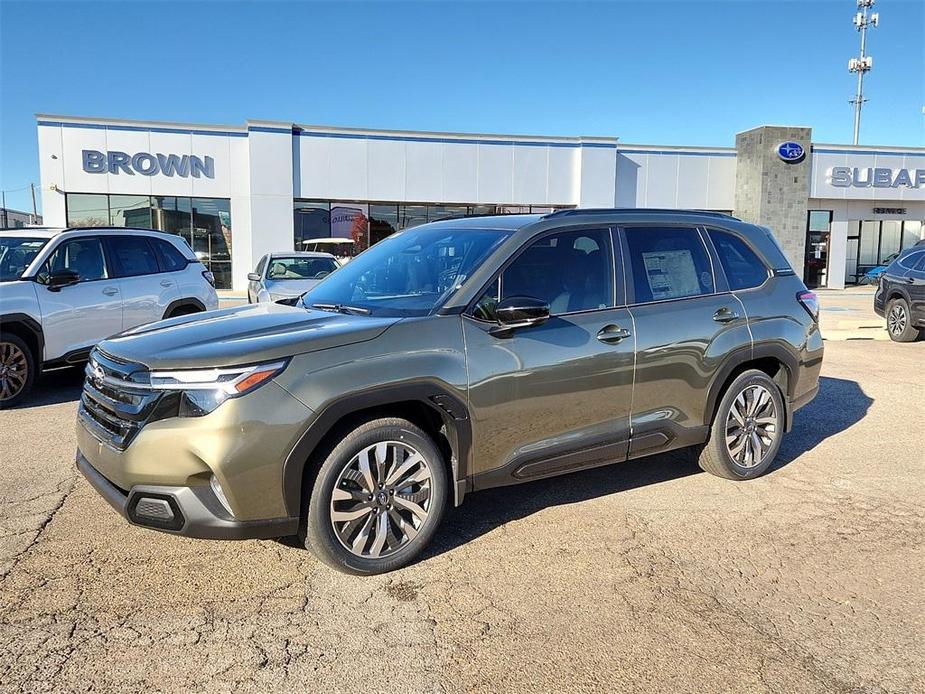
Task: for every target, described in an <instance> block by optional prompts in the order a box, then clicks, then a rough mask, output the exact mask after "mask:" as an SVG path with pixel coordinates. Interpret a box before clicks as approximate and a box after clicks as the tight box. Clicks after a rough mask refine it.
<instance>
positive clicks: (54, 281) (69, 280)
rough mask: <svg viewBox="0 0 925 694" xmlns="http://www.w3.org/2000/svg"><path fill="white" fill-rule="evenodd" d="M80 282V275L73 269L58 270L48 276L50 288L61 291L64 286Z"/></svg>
mask: <svg viewBox="0 0 925 694" xmlns="http://www.w3.org/2000/svg"><path fill="white" fill-rule="evenodd" d="M78 282H80V275H78V274H77V273H76V272H74V271H73V270H56V271H55V272H53V273H51V274H50V275H49V276H48V289H49V290H50V291H53V292H59V291H61V289H63V288H64V287H70V286H71V285H72V284H77V283H78Z"/></svg>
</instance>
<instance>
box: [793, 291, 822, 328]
mask: <svg viewBox="0 0 925 694" xmlns="http://www.w3.org/2000/svg"><path fill="white" fill-rule="evenodd" d="M797 301H799V302H800V306H802V307H803V308H805V309H806V312H807V313H808V314H809V315H810V317H812V319H813V320H814V321H816V322H818V321H819V297H818V296H816V293H815V292H807V291H804V292H797Z"/></svg>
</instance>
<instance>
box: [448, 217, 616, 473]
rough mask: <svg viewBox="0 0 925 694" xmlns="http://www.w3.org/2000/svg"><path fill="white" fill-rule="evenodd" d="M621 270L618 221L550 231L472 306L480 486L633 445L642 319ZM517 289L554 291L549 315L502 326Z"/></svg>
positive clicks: (611, 457) (612, 457)
mask: <svg viewBox="0 0 925 694" xmlns="http://www.w3.org/2000/svg"><path fill="white" fill-rule="evenodd" d="M614 275H615V273H614V250H613V241H612V233H611V230H610V229H608V228H594V229H577V230H557V231H553V232H549V233H546V234H544V235H543V236H542V237H540V238H539V239H535V240H533V241H532V242H530V243H529V244H527V246H526V247H525V248H524V249H523V250H522V252H521V253H520V254H518V255H517V256H516V257H515V258H514V259H513V260H512V261H511V262H510V263H509V264H508V266H507V267H506V268H505V269H504V270H503V272H502V273H501V274H500V275H499V277H498V278H497V279H496V281H495V282H493V283H492V284H491V286H490V287H489V288H488V289H487V290H486V291H485V293H484V295H483V296H482V297H481V298H480V299H479V300H478V302H477V303H476V305H475V306H474V307H472V310H471V311H470V312H468V313H467V314H466V315H465V316H464V317H463V331H464V337H465V342H466V361H467V364H468V370H469V406H470V416H471V417H472V419H473V420H474V421H473V427H472V429H473V437H474V440H473V456H472V459H473V461H474V467H475V470H474V472H475V473H476V474H475V479H474V484H475V486H476V488H480V487H487V486H493V485H495V484H505V483H510V482H516V481H518V480H522V479H530V478H536V477H543V476H547V475H551V474H557V473H559V472H564V471H566V470H571V469H577V468H581V467H588V466H592V465H596V464H602V463H607V462H613V461H618V460H623V459H624V458H625V457H626V451H627V446H628V438H629V416H630V411H631V406H632V395H633V359H634V356H633V349H634V331H633V325H632V317H631V316H630V313H629V311H628V310H627V309H626V308H625V307H623V306H621V305H619V304H622V302H623V301H622V296H623V288H622V282H620V283H617V282H615V281H614ZM618 276H620V277H622V272H621V273H619V274H618ZM618 285H619V286H618ZM512 296H529V297H533V298H536V299H541V300H543V301H546V302H548V303H549V305H550V312H551V316H550V318H549V319H548V320H547V321H546V322H545V323H543V324H541V325H537V326H533V327H529V328H525V329H522V330H516V331H514V332H513V333H510V334H508V335H498V334H496V333H495V334H493V332H492V328H493V327H495V326H497V322H496V321H495V320H494V317H493V311H494V307H495V306H496V305H497V303H498V301H499V300H501V299H505V298H508V297H512Z"/></svg>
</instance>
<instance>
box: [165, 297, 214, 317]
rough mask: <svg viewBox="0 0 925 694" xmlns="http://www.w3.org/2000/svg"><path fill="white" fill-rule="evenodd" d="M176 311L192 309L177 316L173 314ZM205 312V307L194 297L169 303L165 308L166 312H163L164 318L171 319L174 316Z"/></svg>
mask: <svg viewBox="0 0 925 694" xmlns="http://www.w3.org/2000/svg"><path fill="white" fill-rule="evenodd" d="M178 309H193V310H191V311H184V312H182V313H179V314H175V311H177V310H178ZM205 310H206V305H205V304H204V303H202V302H201V301H200V300H199V299H197V298H195V297H189V298H187V299H176V300H175V301H171V302H170V304H168V306H167V310H165V311H164V318H173V317H175V315H181V316H182V315H187V314H189V313H199V312H201V311H205Z"/></svg>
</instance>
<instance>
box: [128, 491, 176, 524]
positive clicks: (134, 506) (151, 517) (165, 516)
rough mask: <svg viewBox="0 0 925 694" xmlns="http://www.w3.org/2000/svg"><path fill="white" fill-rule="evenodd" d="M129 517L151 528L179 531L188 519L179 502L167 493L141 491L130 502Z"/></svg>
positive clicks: (134, 521)
mask: <svg viewBox="0 0 925 694" xmlns="http://www.w3.org/2000/svg"><path fill="white" fill-rule="evenodd" d="M128 517H129V520H131V521H132V522H133V523H137V524H138V525H145V526H147V527H149V528H160V529H161V530H172V531H177V530H180V529H181V528H182V527H183V524H184V523H186V520H185V519H184V517H183V512H182V511H181V510H180V507H179V506H178V505H177V502H176V500H175V499H174V498H172V497H171V496H168V495H167V494H153V493H149V492H148V493H146V492H139V493H136V494H133V495H132V497H131V499H129V503H128Z"/></svg>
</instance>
